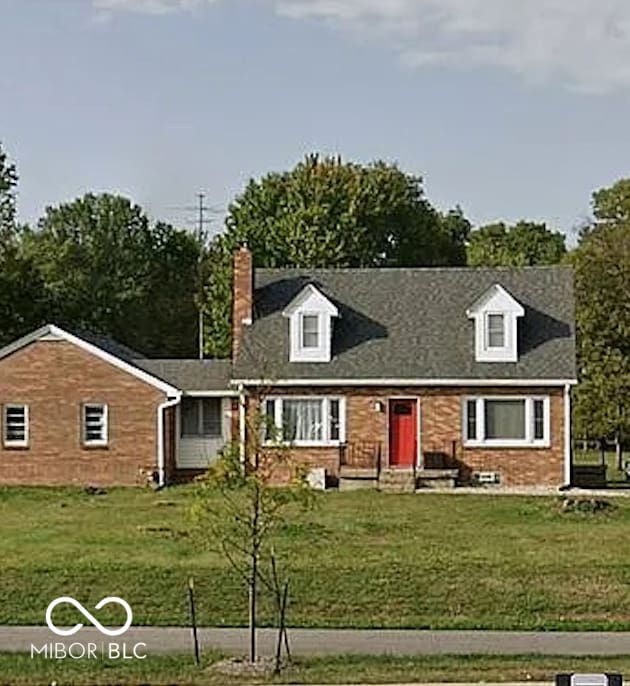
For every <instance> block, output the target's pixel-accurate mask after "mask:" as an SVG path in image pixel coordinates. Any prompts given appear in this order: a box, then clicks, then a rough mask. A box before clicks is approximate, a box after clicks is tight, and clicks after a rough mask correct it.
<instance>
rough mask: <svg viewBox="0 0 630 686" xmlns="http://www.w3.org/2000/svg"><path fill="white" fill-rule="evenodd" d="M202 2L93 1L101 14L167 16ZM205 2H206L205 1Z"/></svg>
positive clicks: (170, 0)
mask: <svg viewBox="0 0 630 686" xmlns="http://www.w3.org/2000/svg"><path fill="white" fill-rule="evenodd" d="M202 1H203V0H93V2H92V4H93V5H94V7H95V8H96V9H97V10H100V11H102V12H133V13H136V14H169V13H172V12H182V11H185V10H191V9H194V8H195V7H198V6H199V5H200V4H201V2H202ZM206 1H207V0H206Z"/></svg>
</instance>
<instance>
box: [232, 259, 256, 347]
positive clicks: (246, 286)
mask: <svg viewBox="0 0 630 686" xmlns="http://www.w3.org/2000/svg"><path fill="white" fill-rule="evenodd" d="M253 270H254V267H253V260H252V254H251V252H250V251H249V249H248V248H246V247H244V246H243V247H241V248H239V250H237V251H236V252H235V253H234V258H233V272H232V278H233V289H232V290H233V301H232V359H233V360H236V359H237V358H238V354H239V351H240V348H241V339H242V334H243V326H246V325H247V322H249V323H251V320H252V307H253V305H252V302H253V289H254V281H253V279H254V271H253Z"/></svg>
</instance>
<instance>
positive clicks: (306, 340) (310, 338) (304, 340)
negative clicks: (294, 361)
mask: <svg viewBox="0 0 630 686" xmlns="http://www.w3.org/2000/svg"><path fill="white" fill-rule="evenodd" d="M300 345H301V347H302V349H308V350H310V349H314V348H319V347H320V346H319V315H318V314H306V313H304V314H302V315H300Z"/></svg>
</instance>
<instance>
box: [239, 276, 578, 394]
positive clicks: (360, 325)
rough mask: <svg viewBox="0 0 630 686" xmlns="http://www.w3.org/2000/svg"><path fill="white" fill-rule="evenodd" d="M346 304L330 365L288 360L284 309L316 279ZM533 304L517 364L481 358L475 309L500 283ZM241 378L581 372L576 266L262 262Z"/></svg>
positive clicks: (567, 375)
mask: <svg viewBox="0 0 630 686" xmlns="http://www.w3.org/2000/svg"><path fill="white" fill-rule="evenodd" d="M307 283H312V284H314V285H315V286H317V288H319V289H320V290H321V291H322V292H323V293H324V294H325V295H326V296H327V297H328V298H330V300H331V301H333V302H334V303H335V305H337V307H338V308H339V310H340V314H341V317H340V319H337V320H335V322H334V335H333V359H332V361H331V362H329V363H298V362H293V363H292V362H289V361H288V360H289V351H288V347H289V335H288V326H289V324H288V320H287V319H286V318H285V317H283V316H282V311H283V309H284V308H285V307H286V306H287V304H288V303H290V302H291V300H292V299H293V298H294V297H295V296H296V295H297V294H298V293H299V292H300V290H301V289H302V288H303V287H304V286H305V285H306V284H307ZM497 283H498V284H500V285H502V286H503V287H504V288H505V289H507V290H508V291H509V292H510V293H511V294H512V296H513V297H515V298H516V299H517V300H518V301H519V302H520V303H521V305H523V307H524V308H525V316H524V317H523V318H521V319H520V320H519V324H518V326H519V360H518V362H515V363H511V362H507V363H505V362H501V363H496V362H495V363H480V362H476V361H475V355H474V349H473V345H474V341H473V322H472V321H471V320H469V319H468V317H467V316H466V310H467V308H468V307H470V306H471V305H472V304H473V303H474V302H475V301H476V300H477V298H479V297H480V296H481V295H483V294H484V292H485V291H486V290H487V289H488V288H490V287H491V286H492V285H494V284H497ZM254 301H255V313H254V323H253V324H252V325H251V326H249V327H246V329H245V334H244V338H243V347H242V353H241V356H240V358H239V360H238V361H237V363H236V364H235V366H234V371H233V378H235V379H253V378H268V379H305V380H308V379H318V378H319V379H335V380H344V379H348V380H351V379H374V380H376V379H389V378H391V379H427V380H429V379H471V380H474V379H478V380H488V379H574V378H575V376H576V370H575V325H574V296H573V273H572V270H571V269H570V268H568V267H525V268H520V269H485V268H484V269H471V268H430V269H338V270H332V269H318V270H287V269H258V270H256V272H255V297H254Z"/></svg>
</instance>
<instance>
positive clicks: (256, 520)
mask: <svg viewBox="0 0 630 686" xmlns="http://www.w3.org/2000/svg"><path fill="white" fill-rule="evenodd" d="M254 489H255V491H254V511H253V513H252V515H253V516H252V531H251V533H252V540H251V544H252V548H251V551H252V568H251V573H252V576H251V579H250V583H249V659H250V660H251V662H256V657H257V655H256V604H257V603H256V601H257V593H258V552H259V550H258V549H259V540H258V536H259V533H260V532H259V525H260V490H259V488H258V486H255V487H254Z"/></svg>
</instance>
